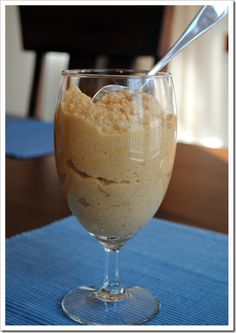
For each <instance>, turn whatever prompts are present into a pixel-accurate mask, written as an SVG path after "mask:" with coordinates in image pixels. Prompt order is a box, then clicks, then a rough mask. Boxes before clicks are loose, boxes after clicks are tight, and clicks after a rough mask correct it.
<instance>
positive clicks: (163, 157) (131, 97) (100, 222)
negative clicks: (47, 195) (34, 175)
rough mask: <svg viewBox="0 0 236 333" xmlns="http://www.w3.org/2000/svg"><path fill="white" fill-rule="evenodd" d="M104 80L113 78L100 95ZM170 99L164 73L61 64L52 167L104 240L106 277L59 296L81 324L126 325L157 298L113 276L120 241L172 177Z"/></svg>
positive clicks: (140, 318)
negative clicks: (65, 67)
mask: <svg viewBox="0 0 236 333" xmlns="http://www.w3.org/2000/svg"><path fill="white" fill-rule="evenodd" d="M106 85H120V86H122V87H123V88H122V89H120V91H119V92H117V91H115V90H114V91H109V90H108V91H107V92H106V93H105V94H104V95H103V96H101V98H100V99H99V98H98V99H97V98H96V99H95V100H93V99H92V98H93V96H94V95H95V94H96V93H97V92H98V91H99V89H101V88H102V87H104V86H106ZM175 148H176V106H175V97H174V87H173V82H172V78H171V75H170V74H169V73H158V74H157V75H153V76H148V75H147V72H145V71H140V72H135V71H132V70H66V71H63V72H62V75H61V80H60V84H59V89H58V99H57V107H56V113H55V159H56V166H57V172H58V175H59V179H60V181H61V184H62V187H63V190H64V194H65V198H66V200H67V203H68V205H69V208H70V210H71V212H72V213H73V214H74V215H75V216H76V217H77V219H78V221H79V222H80V223H81V224H82V225H83V227H84V228H85V229H86V230H87V231H88V233H89V234H90V235H92V236H93V237H95V238H96V239H97V240H98V241H99V242H100V244H101V245H102V246H103V248H104V250H105V254H106V264H105V267H106V269H105V278H104V282H103V283H102V284H101V285H100V286H98V287H85V286H82V287H79V288H77V289H76V290H73V291H71V292H70V293H69V294H67V295H66V296H65V297H64V299H63V301H62V308H63V310H64V312H65V313H66V314H67V315H68V316H69V317H70V318H72V319H73V320H75V321H77V322H79V323H83V324H97V325H101V324H107V325H133V324H141V323H143V322H145V321H147V320H149V319H150V318H152V317H153V316H154V315H155V314H156V313H157V312H158V311H159V309H160V301H159V299H158V298H157V297H156V296H154V295H153V294H152V293H150V292H149V291H148V290H146V289H144V288H141V287H137V286H135V287H125V286H123V285H122V284H121V283H120V281H119V269H118V254H119V251H120V249H121V247H122V246H123V245H124V244H125V243H126V242H127V241H128V240H129V239H130V238H132V237H133V236H134V235H136V234H137V232H138V231H139V230H140V229H141V228H143V227H144V225H145V224H146V223H147V222H148V221H149V220H150V219H151V218H152V217H153V216H154V214H155V212H156V210H157V209H158V208H159V206H160V204H161V202H162V200H163V198H164V195H165V192H166V190H167V187H168V183H169V180H170V177H171V172H172V167H173V162H174V156H175Z"/></svg>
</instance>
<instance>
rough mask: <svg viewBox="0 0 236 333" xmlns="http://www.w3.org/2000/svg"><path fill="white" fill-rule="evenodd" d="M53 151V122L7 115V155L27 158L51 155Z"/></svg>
mask: <svg viewBox="0 0 236 333" xmlns="http://www.w3.org/2000/svg"><path fill="white" fill-rule="evenodd" d="M53 152H54V147H53V123H52V122H44V121H40V120H35V119H28V118H27V119H26V118H17V117H9V116H7V117H6V154H7V156H11V157H15V158H20V159H27V158H33V157H40V156H47V155H51V154H53Z"/></svg>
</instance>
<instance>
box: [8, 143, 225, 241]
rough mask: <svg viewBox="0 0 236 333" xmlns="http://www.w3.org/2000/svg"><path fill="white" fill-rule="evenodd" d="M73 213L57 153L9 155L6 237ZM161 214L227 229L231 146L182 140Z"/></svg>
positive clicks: (210, 226)
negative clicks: (212, 146) (59, 176)
mask: <svg viewBox="0 0 236 333" xmlns="http://www.w3.org/2000/svg"><path fill="white" fill-rule="evenodd" d="M69 214H70V211H69V209H68V207H67V204H66V202H65V199H64V196H63V193H62V189H61V187H60V185H59V183H58V179H57V174H56V169H55V162H54V157H53V156H50V157H40V158H34V159H29V160H17V159H11V158H6V236H7V237H10V236H12V235H15V234H18V233H20V232H23V231H26V230H31V229H34V228H38V227H41V226H44V225H47V224H49V223H51V222H53V221H55V220H57V219H61V218H62V217H65V216H67V215H69ZM156 216H157V217H160V218H164V219H169V220H172V221H175V222H179V223H184V224H188V225H193V226H197V227H201V228H206V229H211V230H216V231H220V232H224V233H227V232H228V156H227V150H225V149H210V148H204V147H200V146H194V145H188V144H182V143H178V145H177V151H176V159H175V164H174V169H173V174H172V178H171V181H170V185H169V188H168V191H167V193H166V196H165V199H164V201H163V203H162V205H161V207H160V209H159V210H158V212H157V214H156Z"/></svg>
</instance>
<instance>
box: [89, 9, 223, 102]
mask: <svg viewBox="0 0 236 333" xmlns="http://www.w3.org/2000/svg"><path fill="white" fill-rule="evenodd" d="M227 13H228V6H226V5H224V4H222V3H221V4H217V3H216V4H215V5H213V6H203V7H202V8H201V9H200V11H199V12H198V13H197V15H196V16H195V17H194V19H193V20H192V21H191V23H190V24H189V26H188V27H187V29H186V30H185V31H184V33H183V34H182V35H181V36H180V38H179V39H178V40H177V41H176V42H175V44H174V45H173V46H172V47H171V48H170V49H169V50H168V52H167V53H166V54H165V55H164V57H163V58H162V59H161V60H160V61H159V62H158V63H157V64H156V65H155V66H154V67H153V68H152V69H151V70H150V71H149V72H148V74H147V75H155V74H157V73H158V72H159V71H160V70H161V69H162V68H163V67H164V66H165V65H166V64H168V63H169V62H170V60H171V59H172V58H174V57H175V56H176V55H177V54H178V53H179V52H180V51H182V50H183V49H184V48H185V47H186V46H188V45H189V44H190V43H192V42H193V41H194V40H195V39H197V38H198V37H200V36H201V35H202V34H203V33H205V32H206V31H207V30H209V29H210V28H212V27H213V26H214V25H215V24H216V23H218V22H219V21H220V20H222V19H223V17H225V15H226V14H227ZM141 88H142V87H141ZM124 89H128V88H127V87H125V86H121V85H116V84H110V85H106V86H104V87H102V88H101V89H100V90H99V91H98V92H97V93H96V94H95V95H94V96H93V99H92V100H93V101H94V102H96V101H98V100H100V99H101V98H102V96H103V95H105V94H109V93H111V92H119V91H122V90H124Z"/></svg>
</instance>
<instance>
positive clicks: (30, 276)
mask: <svg viewBox="0 0 236 333" xmlns="http://www.w3.org/2000/svg"><path fill="white" fill-rule="evenodd" d="M6 246H7V251H6V254H7V256H6V258H7V261H6V287H7V292H6V302H7V303H6V325H76V323H75V322H73V321H72V320H70V319H69V318H67V317H66V316H65V315H64V314H63V312H62V310H61V306H60V302H61V299H62V298H63V296H64V295H65V294H66V293H67V292H68V291H70V290H72V289H74V288H76V287H77V286H79V285H86V284H87V285H93V284H97V282H99V283H101V282H102V279H103V268H104V267H103V266H104V263H103V260H104V256H103V250H102V248H101V246H100V245H99V244H98V242H97V241H96V240H95V239H93V238H92V237H91V236H89V235H88V234H87V232H86V231H85V230H84V229H83V228H82V227H81V226H80V224H78V222H76V219H75V218H74V217H72V216H71V217H68V218H66V219H63V220H61V221H59V222H56V223H53V224H51V225H49V226H47V227H43V228H41V229H38V230H35V231H32V232H27V233H24V234H22V235H19V236H15V237H13V238H11V239H9V240H7V244H6ZM120 261H121V263H120V269H121V281H122V282H123V283H127V284H129V285H130V284H133V285H139V286H142V287H147V288H148V289H149V290H150V291H151V292H152V293H153V294H156V295H158V296H159V298H160V300H161V305H162V308H161V311H160V313H159V315H158V316H156V317H155V318H153V319H152V320H151V321H149V322H147V323H146V324H145V325H227V324H228V314H227V309H228V306H227V303H228V298H227V236H226V235H224V234H220V233H215V232H208V231H204V230H201V229H197V228H192V227H186V226H182V225H179V224H175V223H172V222H167V221H163V220H158V222H157V221H156V220H152V221H150V223H149V224H148V225H146V227H145V228H144V229H143V230H142V231H141V232H140V233H139V234H138V235H137V236H136V237H134V238H133V239H132V240H130V241H129V242H128V243H127V244H126V246H125V247H124V248H123V250H122V251H121V260H120Z"/></svg>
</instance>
